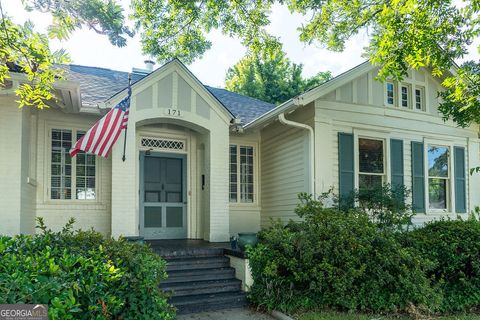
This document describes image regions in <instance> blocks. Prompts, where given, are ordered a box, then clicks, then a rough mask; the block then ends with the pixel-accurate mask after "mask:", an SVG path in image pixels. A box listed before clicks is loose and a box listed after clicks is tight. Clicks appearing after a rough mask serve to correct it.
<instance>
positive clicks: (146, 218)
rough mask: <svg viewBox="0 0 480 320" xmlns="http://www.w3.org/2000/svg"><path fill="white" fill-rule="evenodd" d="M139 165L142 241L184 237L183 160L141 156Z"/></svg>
mask: <svg viewBox="0 0 480 320" xmlns="http://www.w3.org/2000/svg"><path fill="white" fill-rule="evenodd" d="M140 164H141V165H140V170H141V172H140V174H141V176H142V179H141V181H140V198H141V199H140V207H141V208H140V211H141V212H140V234H141V235H143V236H144V237H145V239H184V238H186V237H187V210H186V192H185V185H186V183H185V182H186V181H185V180H186V157H185V156H184V155H167V154H161V153H158V154H157V153H152V154H149V155H147V154H145V153H142V154H141V161H140Z"/></svg>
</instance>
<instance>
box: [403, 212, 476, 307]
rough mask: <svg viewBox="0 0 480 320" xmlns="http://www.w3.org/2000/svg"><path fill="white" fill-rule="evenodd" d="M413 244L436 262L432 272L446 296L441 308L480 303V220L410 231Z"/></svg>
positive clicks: (433, 280) (452, 221)
mask: <svg viewBox="0 0 480 320" xmlns="http://www.w3.org/2000/svg"><path fill="white" fill-rule="evenodd" d="M409 240H410V242H409V245H411V246H413V247H415V248H416V249H418V250H419V251H420V252H421V253H422V255H423V257H424V258H425V259H429V260H431V261H433V262H434V263H435V268H434V269H433V270H431V271H430V272H429V273H428V276H429V277H430V278H431V279H432V282H433V284H434V285H436V286H438V287H439V289H440V290H441V293H442V295H443V300H442V304H441V305H440V311H468V310H470V309H472V308H475V309H478V307H479V306H480V222H478V221H475V220H468V221H462V220H451V221H450V220H444V221H435V222H431V223H428V224H427V225H426V226H424V227H423V228H420V229H417V230H414V231H413V232H411V233H410V234H409Z"/></svg>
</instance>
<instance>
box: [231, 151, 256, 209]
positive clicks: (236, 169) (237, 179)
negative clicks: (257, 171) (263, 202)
mask: <svg viewBox="0 0 480 320" xmlns="http://www.w3.org/2000/svg"><path fill="white" fill-rule="evenodd" d="M229 194H230V202H241V203H253V202H254V148H253V146H244V145H236V144H231V145H230V192H229Z"/></svg>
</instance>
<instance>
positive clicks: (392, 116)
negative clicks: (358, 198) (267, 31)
mask: <svg viewBox="0 0 480 320" xmlns="http://www.w3.org/2000/svg"><path fill="white" fill-rule="evenodd" d="M367 74H368V75H372V74H374V72H369V73H367ZM372 79H373V77H370V76H365V74H363V75H358V76H357V78H356V79H352V80H351V81H350V82H349V83H348V84H347V85H343V86H342V87H341V88H340V89H336V90H335V89H333V90H335V91H336V92H337V94H336V95H331V94H329V93H326V94H325V95H323V96H322V97H319V98H318V99H317V100H316V101H315V110H316V114H315V129H316V135H315V136H316V149H317V150H316V164H317V193H319V192H324V191H327V190H328V189H329V188H331V187H334V190H335V191H336V192H338V179H339V177H338V133H339V132H347V133H353V134H354V137H355V139H358V137H359V136H367V137H373V138H381V139H384V140H385V142H386V145H387V146H388V143H389V141H390V139H392V138H394V139H401V140H403V142H404V181H405V186H406V187H407V188H409V189H411V187H412V177H411V175H412V172H411V142H412V141H420V142H424V143H425V144H428V143H431V142H434V143H435V144H445V145H448V146H451V147H453V146H463V147H465V148H466V152H467V154H466V157H467V160H468V161H467V169H468V168H470V167H473V166H476V165H478V163H479V157H478V126H477V125H472V126H471V127H469V128H465V129H462V128H458V127H457V126H456V124H455V123H453V122H452V121H447V122H444V121H443V120H442V118H441V115H439V114H438V111H437V108H438V99H437V98H436V97H437V92H438V90H440V86H439V84H438V83H437V82H436V81H434V80H433V79H432V78H431V77H430V76H429V75H426V74H424V73H422V72H415V73H413V76H412V77H411V78H410V79H412V80H411V81H417V82H418V83H420V82H421V81H424V85H425V90H426V93H425V97H426V100H425V101H426V103H428V104H427V108H426V109H427V111H426V112H421V111H416V110H404V109H401V108H399V107H390V106H385V105H384V100H385V99H384V94H385V93H384V88H383V85H382V84H381V83H379V82H377V81H373V80H372ZM364 82H367V83H364ZM369 82H370V83H369ZM414 83H416V82H414ZM352 86H354V87H355V86H356V88H357V90H352V95H350V93H349V88H352ZM365 88H368V90H371V92H372V96H371V97H370V96H369V95H368V94H367V95H365V94H364V93H361V94H360V92H359V91H358V90H365ZM350 96H351V100H350ZM365 96H367V98H366V97H365ZM345 97H347V98H348V99H347V100H348V101H347V102H345ZM333 98H334V99H333ZM365 100H368V101H370V103H367V104H365V103H363V102H364V101H365ZM355 102H356V103H355ZM360 102H362V103H361V104H360ZM324 150H329V151H328V152H324ZM388 150H389V149H388V148H386V176H387V180H386V182H389V181H390V176H389V173H390V171H389V165H390V163H389V162H390V158H389V154H388ZM452 151H453V150H452ZM450 170H451V172H453V167H451V168H450ZM330 172H331V173H332V174H330ZM330 177H331V178H330ZM356 179H357V177H356ZM479 184H480V176H479V175H474V176H470V175H469V174H467V210H472V209H473V207H474V206H476V205H479V203H480V198H479V197H478V196H477V195H476V193H475V192H472V191H471V190H473V189H472V188H473V187H472V186H477V185H479ZM452 185H453V184H452ZM426 192H428V189H426ZM450 199H451V200H453V194H452V197H451V198H450ZM427 208H428V206H427ZM450 209H453V206H452V204H451V205H450ZM440 217H452V218H455V217H457V214H456V213H454V212H452V210H450V211H449V212H446V213H433V212H428V209H427V214H419V215H417V216H416V217H415V219H414V222H415V224H422V223H423V222H425V221H429V220H432V219H437V218H440Z"/></svg>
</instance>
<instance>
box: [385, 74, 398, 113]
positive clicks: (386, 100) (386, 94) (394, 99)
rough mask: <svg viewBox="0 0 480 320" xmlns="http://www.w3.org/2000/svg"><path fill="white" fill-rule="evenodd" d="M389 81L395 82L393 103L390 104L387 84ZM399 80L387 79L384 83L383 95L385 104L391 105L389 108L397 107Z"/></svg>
mask: <svg viewBox="0 0 480 320" xmlns="http://www.w3.org/2000/svg"><path fill="white" fill-rule="evenodd" d="M388 83H391V84H393V104H390V103H388V90H387V84H388ZM397 84H398V83H397V82H396V81H392V80H387V81H385V83H384V86H383V91H384V92H383V96H384V103H385V106H386V107H389V108H395V107H397V96H398V95H397V93H398V92H397V91H398V90H397Z"/></svg>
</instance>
